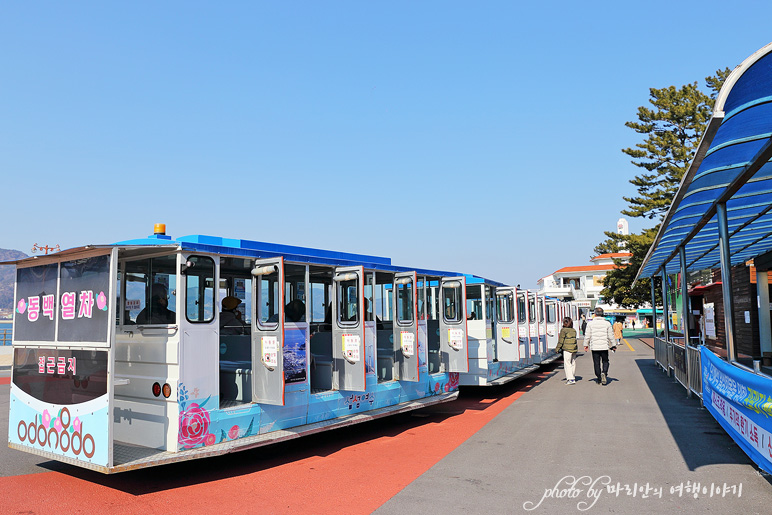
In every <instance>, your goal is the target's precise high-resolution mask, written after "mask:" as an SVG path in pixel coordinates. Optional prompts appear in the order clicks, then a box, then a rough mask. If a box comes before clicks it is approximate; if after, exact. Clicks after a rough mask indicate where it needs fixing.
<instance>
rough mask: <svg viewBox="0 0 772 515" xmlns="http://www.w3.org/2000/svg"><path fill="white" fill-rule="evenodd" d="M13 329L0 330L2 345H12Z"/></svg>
mask: <svg viewBox="0 0 772 515" xmlns="http://www.w3.org/2000/svg"><path fill="white" fill-rule="evenodd" d="M12 339H13V329H0V342H2V343H0V345H11V342H12Z"/></svg>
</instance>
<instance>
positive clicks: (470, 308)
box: [466, 284, 485, 320]
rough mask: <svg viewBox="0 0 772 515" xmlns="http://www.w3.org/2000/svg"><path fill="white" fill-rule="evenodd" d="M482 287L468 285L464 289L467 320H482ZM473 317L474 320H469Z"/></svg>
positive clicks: (483, 315)
mask: <svg viewBox="0 0 772 515" xmlns="http://www.w3.org/2000/svg"><path fill="white" fill-rule="evenodd" d="M482 290H483V289H482V285H480V284H469V285H467V287H466V317H467V320H484V319H485V318H484V317H485V313H483V297H482V295H483V293H482ZM471 315H474V318H469V317H470V316H471ZM478 315H479V316H478Z"/></svg>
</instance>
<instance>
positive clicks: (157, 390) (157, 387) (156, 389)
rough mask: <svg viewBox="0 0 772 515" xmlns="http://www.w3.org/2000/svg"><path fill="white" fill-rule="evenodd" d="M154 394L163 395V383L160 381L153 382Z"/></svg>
mask: <svg viewBox="0 0 772 515" xmlns="http://www.w3.org/2000/svg"><path fill="white" fill-rule="evenodd" d="M153 395H155V396H156V397H158V396H159V395H161V385H160V384H158V383H153Z"/></svg>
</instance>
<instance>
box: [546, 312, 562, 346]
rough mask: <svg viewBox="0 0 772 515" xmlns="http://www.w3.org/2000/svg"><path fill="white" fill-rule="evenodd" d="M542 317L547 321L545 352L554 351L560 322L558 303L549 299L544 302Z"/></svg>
mask: <svg viewBox="0 0 772 515" xmlns="http://www.w3.org/2000/svg"><path fill="white" fill-rule="evenodd" d="M545 307H546V309H545V310H544V315H545V318H546V319H547V351H548V352H549V351H551V350H555V347H557V345H558V332H559V329H558V326H559V325H560V324H559V321H560V311H561V310H560V302H558V301H556V300H554V299H549V300H545Z"/></svg>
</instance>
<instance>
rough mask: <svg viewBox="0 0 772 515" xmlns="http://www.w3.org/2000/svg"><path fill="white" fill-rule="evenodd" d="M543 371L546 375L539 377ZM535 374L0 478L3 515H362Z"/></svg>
mask: <svg viewBox="0 0 772 515" xmlns="http://www.w3.org/2000/svg"><path fill="white" fill-rule="evenodd" d="M548 370H549V369H548ZM546 373H548V371H537V372H534V373H533V374H531V375H530V376H528V377H526V378H523V379H520V380H518V381H516V382H514V384H510V385H507V386H504V387H501V388H498V389H495V390H491V389H473V390H472V391H471V392H467V391H462V394H461V397H460V398H459V399H458V400H457V401H453V402H449V403H444V404H440V405H437V406H434V407H432V408H426V409H424V410H421V411H420V412H415V413H413V414H412V415H411V414H405V415H398V416H396V417H391V418H390V419H382V420H381V421H375V422H370V423H366V424H360V425H357V426H351V427H347V428H344V429H342V430H336V431H331V432H328V433H323V434H321V435H314V436H309V437H305V438H301V439H299V440H295V441H293V442H285V443H282V444H278V445H274V446H271V447H268V448H263V449H257V450H254V451H246V452H242V453H236V454H232V455H229V456H227V457H222V458H213V459H205V460H196V461H192V462H187V463H183V464H175V465H168V466H163V467H155V468H152V469H145V470H140V471H135V472H129V473H123V474H117V475H111V476H105V475H102V474H99V473H94V472H91V471H88V470H83V469H77V468H67V469H66V473H61V472H44V473H40V474H31V475H23V476H12V477H3V478H0V492H2V496H0V497H1V498H2V500H0V511H1V512H2V513H19V512H22V513H57V514H60V513H81V512H83V513H85V512H89V513H102V512H109V513H111V514H121V513H132V514H134V513H142V514H171V513H180V512H182V513H186V514H193V513H309V514H310V513H313V514H326V513H336V514H338V513H347V514H353V513H371V512H372V511H373V510H375V509H376V508H378V507H379V506H381V505H382V504H383V503H385V502H386V501H387V500H389V499H390V498H391V497H393V496H394V495H395V494H397V493H398V492H399V491H400V490H402V489H403V488H404V487H405V486H407V485H408V484H410V483H411V482H412V481H414V480H415V479H416V478H417V477H419V476H420V475H421V474H423V473H424V472H426V471H427V470H428V469H429V468H430V467H432V466H433V465H434V464H435V463H437V462H438V461H439V460H441V459H442V458H443V457H444V456H446V455H447V454H448V453H450V452H451V451H452V450H453V449H455V448H456V447H458V446H459V445H460V444H461V443H463V442H464V441H465V440H467V439H468V438H469V437H470V436H472V435H473V434H474V433H476V432H477V431H478V430H479V429H480V428H482V427H483V426H484V425H485V424H486V423H487V422H489V421H490V420H492V419H493V418H494V417H495V416H496V415H498V414H499V413H501V412H502V411H503V410H504V409H505V408H506V407H507V406H509V405H510V404H512V403H513V402H515V401H516V400H517V399H519V398H520V397H521V396H522V395H524V394H526V393H527V392H528V391H529V390H530V389H531V388H532V387H533V386H534V385H536V384H538V382H540V381H541V379H542V378H543V377H545V375H544V374H546Z"/></svg>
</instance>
